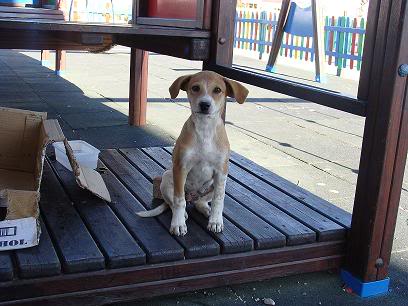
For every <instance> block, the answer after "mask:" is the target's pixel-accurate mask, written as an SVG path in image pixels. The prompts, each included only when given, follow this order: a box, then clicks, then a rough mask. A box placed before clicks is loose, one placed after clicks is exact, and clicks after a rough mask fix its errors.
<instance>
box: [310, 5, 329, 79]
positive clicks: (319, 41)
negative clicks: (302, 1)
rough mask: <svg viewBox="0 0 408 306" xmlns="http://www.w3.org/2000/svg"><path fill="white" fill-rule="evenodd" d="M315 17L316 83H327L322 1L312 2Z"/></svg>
mask: <svg viewBox="0 0 408 306" xmlns="http://www.w3.org/2000/svg"><path fill="white" fill-rule="evenodd" d="M312 16H313V49H314V50H315V59H314V62H315V74H316V75H315V81H316V82H319V83H326V82H327V78H326V75H325V50H324V26H323V23H322V20H323V16H322V7H321V5H320V0H312Z"/></svg>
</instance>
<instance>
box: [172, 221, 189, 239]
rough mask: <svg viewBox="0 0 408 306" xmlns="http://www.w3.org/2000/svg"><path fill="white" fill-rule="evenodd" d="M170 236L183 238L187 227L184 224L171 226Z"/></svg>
mask: <svg viewBox="0 0 408 306" xmlns="http://www.w3.org/2000/svg"><path fill="white" fill-rule="evenodd" d="M170 234H173V235H176V236H184V235H185V234H187V225H186V223H185V222H182V223H180V224H172V225H171V226H170Z"/></svg>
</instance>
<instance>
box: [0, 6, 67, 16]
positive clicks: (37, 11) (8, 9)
mask: <svg viewBox="0 0 408 306" xmlns="http://www.w3.org/2000/svg"><path fill="white" fill-rule="evenodd" d="M0 12H7V13H24V14H51V15H63V11H60V10H52V9H43V8H28V7H11V6H0Z"/></svg>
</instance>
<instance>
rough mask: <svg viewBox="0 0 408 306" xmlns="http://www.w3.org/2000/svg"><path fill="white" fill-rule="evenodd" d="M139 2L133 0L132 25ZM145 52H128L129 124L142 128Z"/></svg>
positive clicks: (145, 66)
mask: <svg viewBox="0 0 408 306" xmlns="http://www.w3.org/2000/svg"><path fill="white" fill-rule="evenodd" d="M139 9H140V7H139V1H137V0H133V13H132V23H133V24H136V23H137V16H138V15H139ZM148 56H149V53H148V52H147V51H143V50H140V49H136V48H131V51H130V85H129V124H130V125H134V126H142V125H145V124H146V109H147V80H148V63H149V61H148Z"/></svg>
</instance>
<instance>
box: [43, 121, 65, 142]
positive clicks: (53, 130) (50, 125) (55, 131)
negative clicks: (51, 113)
mask: <svg viewBox="0 0 408 306" xmlns="http://www.w3.org/2000/svg"><path fill="white" fill-rule="evenodd" d="M43 128H44V132H45V134H46V135H47V138H48V141H49V142H54V141H64V139H65V136H64V133H63V132H62V129H61V126H60V125H59V123H58V120H56V119H49V120H45V121H43Z"/></svg>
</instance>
